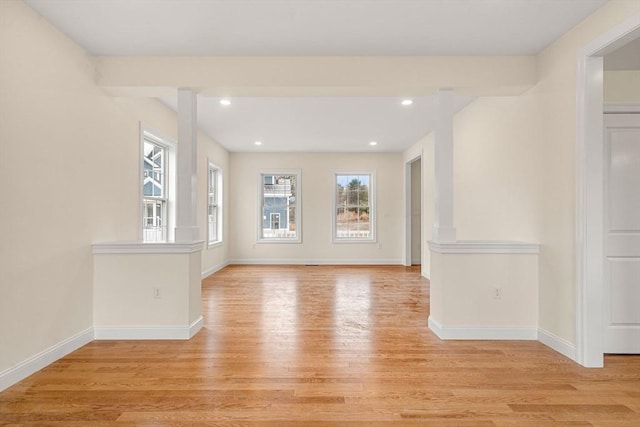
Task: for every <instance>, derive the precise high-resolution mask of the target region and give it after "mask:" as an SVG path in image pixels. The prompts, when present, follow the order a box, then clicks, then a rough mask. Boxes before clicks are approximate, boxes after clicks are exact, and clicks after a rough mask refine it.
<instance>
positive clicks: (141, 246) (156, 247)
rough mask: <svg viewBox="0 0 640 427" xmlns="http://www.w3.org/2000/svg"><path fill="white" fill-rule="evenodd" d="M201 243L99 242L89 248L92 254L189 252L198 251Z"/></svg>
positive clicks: (200, 248) (199, 241)
mask: <svg viewBox="0 0 640 427" xmlns="http://www.w3.org/2000/svg"><path fill="white" fill-rule="evenodd" d="M203 243H204V241H202V240H198V241H195V242H190V243H172V242H168V243H153V242H148V243H147V242H100V243H94V244H93V245H91V248H92V250H93V253H94V254H190V253H194V252H200V251H201V250H202V245H203Z"/></svg>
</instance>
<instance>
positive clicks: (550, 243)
mask: <svg viewBox="0 0 640 427" xmlns="http://www.w3.org/2000/svg"><path fill="white" fill-rule="evenodd" d="M637 13H640V3H639V2H633V1H624V0H623V1H611V2H609V3H607V4H606V5H605V6H604V7H603V8H601V9H600V10H599V11H597V12H596V13H594V14H593V15H592V16H590V17H589V18H587V19H586V20H585V21H584V22H582V23H581V24H579V25H578V26H577V27H576V28H574V29H573V30H571V31H569V32H568V33H567V34H566V35H564V36H563V37H562V38H560V39H559V40H558V41H556V42H555V43H553V44H552V45H551V46H549V47H548V48H547V49H545V50H544V51H543V52H541V54H540V55H539V56H538V77H539V82H538V84H536V85H535V86H534V87H533V88H532V89H530V90H529V91H527V92H525V93H524V94H523V95H521V96H517V97H493V98H492V97H483V98H479V99H478V100H477V101H475V102H473V103H472V104H470V105H469V106H468V107H467V108H465V109H464V110H463V111H461V112H459V113H458V114H457V115H456V117H455V120H454V150H455V153H454V154H455V160H454V164H455V170H454V186H455V188H454V212H455V213H454V215H455V221H454V225H455V226H456V228H457V232H458V238H459V239H461V240H465V239H490V240H503V239H509V240H525V241H532V242H539V243H541V250H540V271H539V310H540V313H539V327H540V328H542V329H544V330H546V331H548V332H551V333H552V334H554V335H556V336H558V337H560V338H562V339H565V340H567V341H568V342H570V343H574V342H575V322H576V319H575V274H574V271H575V265H574V264H575V234H574V230H575V197H576V189H575V157H574V147H575V143H576V117H577V112H576V95H577V94H576V87H577V83H576V82H577V57H578V53H579V51H580V50H581V49H582V48H583V47H584V46H586V45H587V44H588V43H589V42H590V41H591V40H593V39H595V38H596V37H598V36H599V35H601V34H603V33H605V32H606V31H607V30H609V29H610V28H612V27H613V26H615V25H617V24H619V23H621V22H623V21H624V20H625V19H628V18H629V17H631V16H632V15H633V14H637ZM418 146H423V147H424V146H425V141H419V142H418V143H416V145H415V146H414V147H412V148H411V149H409V150H408V151H407V152H405V157H406V156H407V155H408V153H411V152H413V151H415V150H416V147H418ZM423 165H425V161H424V160H423ZM425 171H428V167H426V166H425ZM424 176H425V187H427V186H428V185H429V184H430V183H429V182H428V181H429V180H430V179H432V178H430V175H429V174H428V173H426V174H425V175H424ZM426 203H427V206H425V211H428V210H429V208H428V203H430V202H428V201H427V202H426ZM426 221H427V220H426V219H425V221H424V222H423V224H425V227H427V225H426V224H427V222H426Z"/></svg>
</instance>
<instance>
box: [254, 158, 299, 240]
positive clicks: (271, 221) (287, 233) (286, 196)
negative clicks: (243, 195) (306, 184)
mask: <svg viewBox="0 0 640 427" xmlns="http://www.w3.org/2000/svg"><path fill="white" fill-rule="evenodd" d="M300 176H301V172H300V170H299V169H294V170H281V171H263V172H261V173H260V177H259V184H258V185H259V192H258V194H259V203H258V204H259V212H258V242H291V243H299V242H301V241H302V234H301V222H300V218H301V212H300V206H301V194H302V190H301V182H300Z"/></svg>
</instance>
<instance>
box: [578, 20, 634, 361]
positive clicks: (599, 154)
mask: <svg viewBox="0 0 640 427" xmlns="http://www.w3.org/2000/svg"><path fill="white" fill-rule="evenodd" d="M636 38H640V14H637V15H634V16H633V17H631V18H630V19H627V20H626V21H624V22H623V23H621V24H620V25H618V26H616V27H614V28H613V29H611V30H610V31H608V32H607V33H605V34H603V35H601V36H600V37H598V38H596V39H595V40H593V41H592V42H590V43H589V44H587V45H586V46H585V47H584V48H583V49H582V50H581V51H580V53H579V54H578V87H577V113H578V116H577V138H576V157H575V158H576V242H575V243H576V244H575V247H576V251H575V260H576V262H575V268H576V270H575V273H576V300H575V303H576V338H575V342H576V354H575V360H576V362H578V363H580V364H581V365H583V366H586V367H602V366H604V310H603V306H602V296H603V278H604V276H603V274H604V272H603V267H604V234H603V233H604V225H603V220H604V153H603V135H604V133H603V132H604V130H603V121H604V118H603V113H604V102H603V73H604V68H603V57H604V55H606V54H608V53H610V52H612V51H614V50H616V49H617V48H619V47H620V46H622V45H624V44H626V43H627V42H629V41H631V40H634V39H636Z"/></svg>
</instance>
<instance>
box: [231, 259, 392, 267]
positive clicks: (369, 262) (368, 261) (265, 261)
mask: <svg viewBox="0 0 640 427" xmlns="http://www.w3.org/2000/svg"><path fill="white" fill-rule="evenodd" d="M247 264H265V265H270V264H275V265H404V264H403V263H402V259H400V258H395V259H362V258H353V259H345V258H338V259H321V260H317V259H312V260H308V259H307V260H304V259H293V258H245V259H232V260H230V261H229V265H247Z"/></svg>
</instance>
